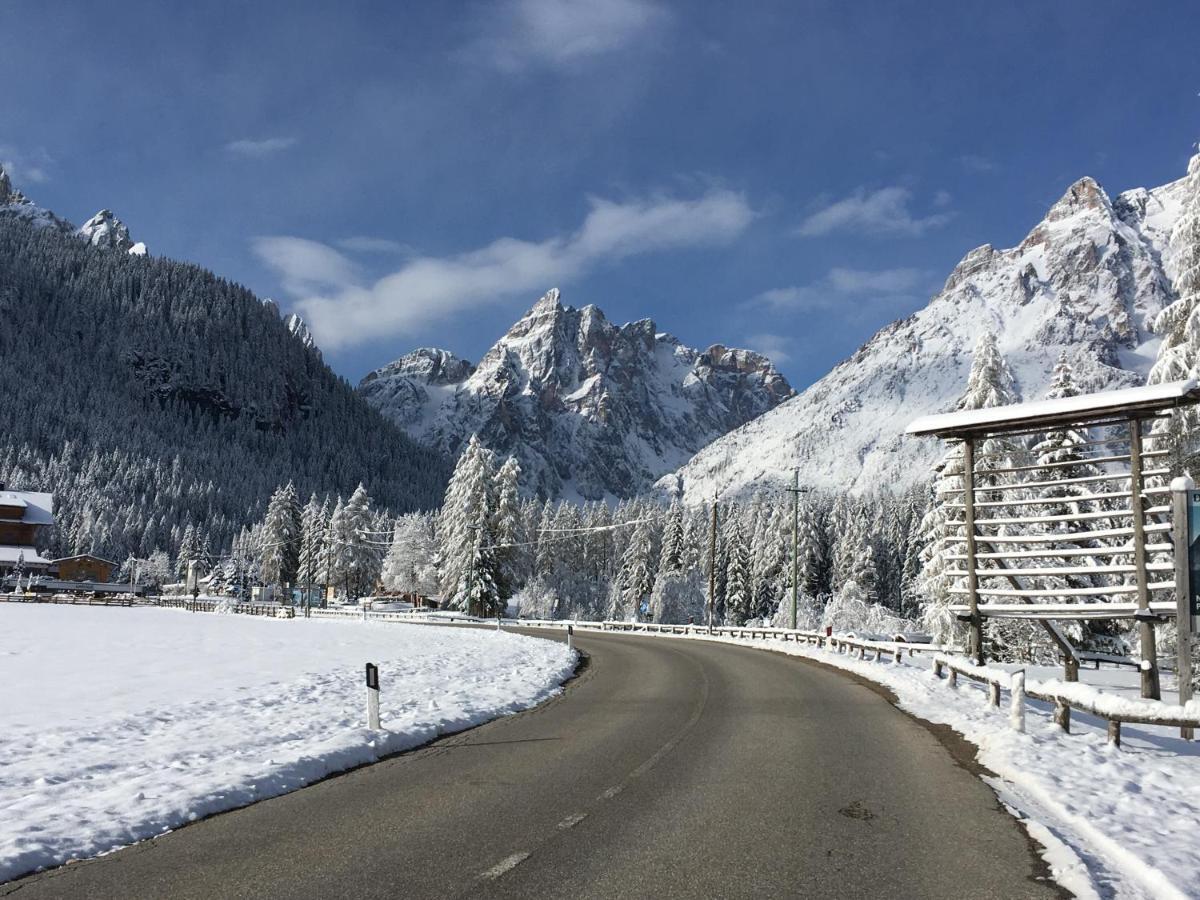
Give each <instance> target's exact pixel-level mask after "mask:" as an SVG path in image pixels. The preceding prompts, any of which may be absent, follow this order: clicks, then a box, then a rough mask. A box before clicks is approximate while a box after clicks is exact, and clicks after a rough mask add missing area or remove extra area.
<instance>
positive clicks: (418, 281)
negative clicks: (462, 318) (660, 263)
mask: <svg viewBox="0 0 1200 900" xmlns="http://www.w3.org/2000/svg"><path fill="white" fill-rule="evenodd" d="M590 205H591V209H590V210H589V212H588V214H587V216H586V217H585V218H584V220H583V223H582V225H581V226H580V227H579V229H578V230H576V231H575V232H574V233H572V234H569V235H562V236H557V237H552V238H548V239H546V240H543V241H538V242H535V241H527V240H521V239H519V238H512V237H503V238H499V239H498V240H495V241H493V242H492V243H490V244H488V245H487V246H485V247H481V248H479V249H477V250H472V251H469V252H467V253H461V254H458V255H456V256H447V257H431V256H418V257H414V258H412V259H409V260H407V261H406V262H405V264H404V265H403V266H402V267H401V268H400V269H399V270H397V271H395V272H393V273H392V274H390V275H387V276H385V277H383V278H380V279H378V280H376V281H373V282H368V281H365V280H363V279H362V277H361V275H360V273H359V272H358V269H357V267H356V266H355V265H354V264H353V263H352V262H351V261H350V260H349V259H347V258H346V257H345V256H343V255H342V254H341V253H339V252H338V251H337V250H334V249H333V248H332V247H329V246H326V245H324V244H319V243H316V242H314V241H308V240H304V239H302V238H293V237H265V238H258V239H257V240H256V241H255V242H254V249H255V251H256V252H257V253H258V255H259V256H260V257H261V258H262V259H263V260H264V261H265V262H266V263H267V264H268V265H269V266H271V267H272V268H274V269H275V270H276V271H277V272H278V273H279V274H280V276H281V278H282V281H283V285H284V288H285V290H287V292H288V293H289V294H291V295H292V296H293V298H294V299H295V301H296V304H295V305H296V307H297V308H298V309H299V311H300V312H301V313H302V314H303V315H304V318H305V320H306V321H307V322H308V324H309V327H310V328H311V329H312V331H313V334H314V335H315V336H316V338H317V340H318V342H319V343H320V344H321V346H323V347H326V348H328V349H334V348H336V347H339V346H348V345H352V344H356V343H361V342H363V341H366V340H371V339H375V338H380V337H388V336H391V335H396V334H401V333H404V332H405V331H409V330H412V329H415V328H418V327H422V326H426V325H429V324H430V323H432V322H436V321H441V320H445V319H447V318H449V317H452V316H454V315H455V314H457V313H460V312H462V311H464V310H467V309H470V308H472V307H476V306H480V305H482V304H485V303H490V302H494V301H496V300H498V299H502V298H505V297H511V296H519V295H528V294H530V293H532V292H535V291H542V290H545V289H546V288H548V287H550V286H552V285H554V284H558V283H561V282H565V281H569V280H571V279H573V278H576V277H578V276H580V275H581V274H583V273H584V272H586V271H588V270H589V269H591V268H593V267H594V266H596V265H599V264H601V263H607V262H614V261H617V260H620V259H623V258H626V257H629V256H635V255H639V254H643V253H650V252H654V251H659V250H668V249H671V248H678V247H691V246H706V245H715V244H724V243H728V242H729V241H731V240H733V239H734V238H736V237H737V236H738V235H740V234H741V233H742V232H743V231H744V230H745V229H746V227H747V226H748V225H749V224H750V221H751V219H753V217H754V212H753V210H752V209H751V208H750V206H749V204H748V203H747V201H746V198H745V197H744V196H743V195H742V194H740V193H737V192H734V191H730V190H725V189H719V188H713V189H710V190H709V191H708V192H707V193H705V194H704V195H702V196H701V197H698V198H696V199H693V200H679V199H674V198H668V197H653V198H650V199H645V200H634V201H630V202H626V203H614V202H612V201H609V200H602V199H597V198H592V199H591V200H590Z"/></svg>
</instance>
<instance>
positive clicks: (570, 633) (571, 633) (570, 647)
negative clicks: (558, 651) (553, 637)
mask: <svg viewBox="0 0 1200 900" xmlns="http://www.w3.org/2000/svg"><path fill="white" fill-rule="evenodd" d="M574 636H575V626H574V625H568V626H567V649H568V650H574V649H575V647H574V644H573V638H574Z"/></svg>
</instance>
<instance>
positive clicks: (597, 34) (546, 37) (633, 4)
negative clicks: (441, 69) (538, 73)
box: [460, 0, 670, 72]
mask: <svg viewBox="0 0 1200 900" xmlns="http://www.w3.org/2000/svg"><path fill="white" fill-rule="evenodd" d="M669 20H670V15H669V13H668V12H667V11H666V9H665V8H664V7H663V6H661V5H660V4H659V3H656V2H652V0H506V2H503V3H499V4H496V5H495V6H492V7H490V8H488V10H487V12H486V13H485V14H484V15H483V16H482V17H481V19H480V21H479V22H478V23H477V25H478V31H479V37H477V38H476V39H475V40H474V41H472V42H471V43H470V44H468V45H467V47H465V48H464V49H463V50H462V51H461V53H460V55H461V56H462V57H463V58H465V59H468V60H474V61H480V62H483V63H486V64H488V65H491V66H494V67H496V68H498V69H501V70H502V71H507V72H515V71H520V70H522V69H526V68H530V67H532V66H538V65H541V66H551V67H556V68H565V67H569V66H572V65H575V64H577V63H579V62H580V61H582V60H585V59H587V58H590V57H595V56H600V55H602V54H606V53H612V52H615V51H618V50H622V49H624V48H626V47H628V46H630V45H631V44H633V43H635V42H637V41H639V40H641V39H643V38H644V37H646V36H647V35H648V34H651V33H653V32H654V31H656V30H657V29H658V28H660V27H662V26H663V25H665V24H666V23H667V22H668V21H669Z"/></svg>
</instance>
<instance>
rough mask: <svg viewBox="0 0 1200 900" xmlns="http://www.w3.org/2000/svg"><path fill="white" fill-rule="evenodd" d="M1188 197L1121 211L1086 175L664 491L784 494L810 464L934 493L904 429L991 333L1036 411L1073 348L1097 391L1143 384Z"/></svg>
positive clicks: (1131, 204)
mask: <svg viewBox="0 0 1200 900" xmlns="http://www.w3.org/2000/svg"><path fill="white" fill-rule="evenodd" d="M1182 190H1183V179H1180V180H1178V181H1174V182H1170V183H1168V184H1166V185H1162V186H1160V187H1157V188H1153V189H1149V190H1147V189H1145V188H1134V189H1132V190H1129V191H1125V192H1123V193H1121V194H1119V195H1117V197H1116V198H1115V199H1112V200H1110V199H1109V197H1108V195H1107V194H1106V193H1105V192H1104V190H1103V188H1102V187H1101V186H1100V185H1099V184H1098V183H1097V182H1096V181H1095V180H1094V179H1092V178H1086V177H1085V178H1081V179H1079V180H1078V181H1076V182H1075V183H1073V184H1072V185H1071V186H1070V187H1069V188H1068V189H1067V190H1066V192H1065V193H1064V194H1063V195H1062V197H1061V198H1060V199H1059V200H1058V201H1057V202H1055V203H1054V204H1053V205H1052V206H1051V207H1050V208H1049V210H1048V211H1047V213H1046V215H1045V216H1044V218H1043V219H1042V220H1041V221H1040V222H1039V223H1037V224H1036V225H1035V226H1034V228H1033V229H1031V230H1030V231H1029V232H1028V233H1027V234H1026V236H1025V237H1024V238H1023V239H1022V240H1021V241H1020V242H1019V243H1018V244H1017V245H1016V246H1015V247H1012V248H1008V249H997V248H995V247H994V246H992V245H991V244H983V245H981V246H979V247H976V248H973V249H972V250H969V251H968V252H967V253H966V254H964V256H963V257H962V259H961V260H960V261H959V263H958V264H957V265H956V266H955V267H954V269H953V270H952V271H951V272H950V274H949V275H948V276H947V278H946V282H945V284H944V286H943V288H942V290H941V291H939V292H938V293H937V294H935V295H934V296H933V297H932V298H931V299H930V301H929V303H928V304H927V305H926V306H925V307H924V308H922V309H921V310H918V311H917V312H914V313H913V314H911V315H909V316H906V317H905V318H903V319H900V320H898V321H896V322H892V323H890V324H888V325H885V326H884V327H883V328H881V329H879V331H877V332H876V333H875V334H874V335H873V336H872V337H871V338H869V339H868V340H867V341H866V342H865V343H864V344H863V345H861V346H860V347H859V348H858V349H857V350H855V352H854V353H853V354H851V355H850V356H849V357H847V358H846V359H845V360H843V361H841V362H839V363H838V364H837V365H836V366H834V367H833V369H832V370H831V371H830V372H829V373H828V374H827V375H825V376H824V377H823V378H821V379H819V380H818V381H816V382H814V383H813V384H812V385H810V386H809V387H807V388H806V389H805V390H803V391H801V392H800V393H799V394H798V395H797V396H796V397H794V398H792V399H791V400H789V401H787V402H785V403H783V404H780V405H779V406H777V407H776V408H774V409H772V410H770V411H769V412H766V413H764V415H763V416H762V417H760V418H758V419H756V420H754V421H751V422H749V423H747V424H746V425H743V426H741V427H739V428H738V429H735V430H734V431H732V432H730V433H729V434H727V435H725V436H723V437H721V438H718V439H717V440H715V441H714V442H713V443H712V444H710V445H708V446H707V447H705V448H703V449H702V450H700V451H699V452H698V453H697V454H696V456H695V457H693V458H692V459H691V460H689V462H688V463H687V464H685V465H684V466H682V467H680V468H679V469H678V470H677V471H676V472H674V473H671V474H670V475H668V476H665V477H664V478H662V479H660V480H659V482H658V483H657V485H656V487H657V488H658V490H660V491H663V492H667V493H671V494H678V493H682V495H683V496H684V497H685V498H687V499H688V500H689V502H695V501H699V500H700V499H703V498H706V497H711V496H712V495H713V494H714V493H717V494H718V495H721V496H738V495H743V494H746V493H749V492H750V491H752V490H755V489H757V488H772V489H776V488H779V487H782V486H783V485H784V484H785V483H786V482H787V481H789V480H790V478H791V473H792V470H793V469H796V468H798V469H799V470H800V477H801V479H802V480H803V481H804V482H805V483H806V484H809V485H813V486H817V487H827V488H833V489H840V488H849V489H852V490H856V491H864V490H872V489H876V488H884V489H903V488H905V487H908V486H911V485H913V484H915V483H917V482H919V481H922V480H924V478H925V477H927V474H928V471H929V466H930V465H932V463H933V462H934V461H935V460H936V459H937V456H938V454H939V452H940V450H939V447H938V444H937V442H935V441H930V440H917V439H911V438H904V437H903V436H902V435H903V430H904V426H905V425H906V424H907V422H908V421H909V420H911V419H915V418H917V417H918V416H921V415H925V414H929V413H935V412H944V411H947V410H949V409H951V408H953V405H954V404H955V402H956V401H957V399H958V397H959V396H960V395H961V392H962V389H963V385H964V384H965V382H966V375H967V371H968V370H969V367H970V359H971V349H972V347H973V346H974V341H975V339H976V338H977V337H978V334H979V332H980V330H981V329H982V328H985V327H986V328H990V329H991V330H992V331H994V332H995V333H996V334H997V335H998V337H999V345H1000V349H1001V351H1002V352H1003V353H1004V354H1005V356H1006V358H1007V359H1008V360H1009V363H1010V365H1011V366H1012V368H1013V372H1014V375H1015V377H1016V381H1017V387H1018V390H1019V391H1020V392H1021V396H1022V399H1037V398H1039V397H1040V396H1041V394H1042V393H1043V392H1044V391H1045V390H1046V388H1047V387H1048V385H1049V381H1050V375H1051V373H1052V371H1053V367H1054V363H1055V362H1056V360H1057V358H1058V356H1059V354H1060V353H1061V352H1063V351H1065V352H1066V353H1067V356H1068V359H1069V361H1070V362H1071V363H1072V365H1073V366H1074V368H1075V371H1076V375H1077V379H1078V381H1079V383H1080V388H1081V390H1083V391H1092V390H1101V389H1105V388H1116V387H1123V386H1130V385H1135V384H1141V383H1143V382H1144V380H1145V377H1146V374H1147V372H1148V371H1149V368H1150V366H1151V364H1152V363H1153V361H1154V358H1155V355H1156V351H1157V347H1158V343H1159V338H1158V337H1157V336H1156V335H1154V334H1153V333H1152V332H1151V330H1150V327H1149V323H1150V319H1151V318H1152V317H1153V316H1154V314H1156V313H1157V312H1158V311H1159V310H1161V309H1162V308H1163V307H1164V306H1165V305H1166V304H1167V303H1169V302H1171V300H1172V299H1173V298H1174V292H1173V289H1172V287H1171V277H1170V260H1169V238H1170V227H1171V225H1172V224H1173V222H1174V219H1175V217H1176V215H1177V214H1178V208H1179V205H1180V202H1181V194H1182Z"/></svg>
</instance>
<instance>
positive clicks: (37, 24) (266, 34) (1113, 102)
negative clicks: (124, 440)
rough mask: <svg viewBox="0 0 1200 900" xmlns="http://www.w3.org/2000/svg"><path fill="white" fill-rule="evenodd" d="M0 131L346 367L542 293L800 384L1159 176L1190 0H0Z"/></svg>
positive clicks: (35, 182)
mask: <svg viewBox="0 0 1200 900" xmlns="http://www.w3.org/2000/svg"><path fill="white" fill-rule="evenodd" d="M0 35H3V36H4V37H3V50H2V51H0V84H3V85H4V91H3V100H0V110H2V114H0V160H2V161H4V164H5V165H6V167H8V168H9V169H11V170H12V174H13V176H14V180H15V181H16V182H17V184H18V186H19V187H21V188H22V189H23V190H24V191H25V192H26V193H27V194H29V195H30V196H32V197H33V198H34V199H35V200H37V201H38V202H39V203H41V204H42V205H44V206H48V207H50V208H52V209H54V210H56V211H57V212H59V213H60V214H62V215H65V216H67V217H68V218H71V219H73V220H75V221H83V220H84V219H85V218H86V217H88V216H89V215H91V213H93V212H95V211H96V210H97V209H99V208H101V207H110V208H112V209H113V210H114V211H115V212H116V213H117V215H119V216H120V217H121V218H122V219H124V220H125V221H126V223H127V224H128V225H129V226H130V228H131V230H132V232H133V234H134V237H135V239H138V240H145V241H146V242H147V243H148V244H149V246H150V250H151V252H152V253H156V254H159V255H166V256H172V257H177V258H181V259H187V260H193V261H196V262H199V263H202V264H203V265H205V266H207V267H209V268H211V269H213V270H214V271H216V272H218V273H219V274H222V275H225V276H227V277H230V278H233V279H235V280H238V281H240V282H242V283H244V284H246V285H247V286H249V287H251V288H252V289H254V290H255V291H257V292H258V293H260V294H261V295H264V296H272V297H275V298H276V299H278V300H279V302H280V304H281V306H282V307H283V308H284V309H298V310H300V311H301V312H302V313H303V314H305V315H306V317H307V318H308V319H309V320H310V322H311V324H312V326H313V328H314V330H315V331H316V332H317V337H318V340H319V342H320V343H321V344H322V346H323V347H324V349H325V353H326V357H327V359H329V360H330V362H331V363H332V364H333V366H334V368H335V369H337V370H338V371H339V372H341V373H342V374H344V375H345V376H347V377H348V378H350V379H351V380H355V381H356V380H357V379H358V378H359V377H361V376H362V375H363V374H364V373H365V372H367V371H369V370H370V369H372V368H374V367H375V366H377V365H380V364H382V363H384V362H387V361H389V360H390V359H392V358H394V357H396V356H399V355H400V354H402V353H403V352H406V351H407V350H409V349H412V348H413V347H416V346H427V345H431V346H441V347H446V348H448V349H450V350H453V351H456V352H458V353H460V354H462V355H464V356H467V357H468V358H471V359H478V358H479V356H480V355H481V354H482V352H483V351H484V350H485V349H486V348H487V347H488V346H489V345H490V344H491V343H492V341H494V340H495V338H496V337H498V336H499V335H500V334H501V333H502V332H503V331H504V329H505V328H506V327H507V326H508V325H509V324H510V323H511V322H512V321H513V320H514V319H515V318H516V317H517V316H518V315H519V314H520V313H521V312H522V311H523V310H524V309H526V308H527V307H528V306H529V305H531V304H532V303H533V301H535V300H536V299H537V297H538V296H540V295H541V293H542V292H543V291H544V290H545V289H546V288H549V287H552V286H558V287H561V288H562V290H563V298H564V301H565V302H568V303H571V304H573V305H583V304H585V303H595V304H597V305H599V306H600V307H601V308H603V309H604V310H605V311H606V312H607V313H608V315H609V316H610V318H612V319H614V320H617V321H626V320H631V319H638V318H643V317H647V316H649V317H652V318H654V319H655V320H656V321H657V322H658V325H659V328H660V329H662V330H666V331H671V332H673V333H674V334H676V335H678V336H679V337H680V338H681V339H682V340H684V341H685V342H686V343H689V344H692V345H695V346H707V345H708V344H710V343H714V342H721V343H726V344H729V345H735V346H749V347H752V348H755V349H761V350H765V351H767V352H769V353H771V354H772V355H774V356H775V357H776V358H777V359H778V360H779V362H780V364H781V368H782V369H783V371H784V372H785V373H786V374H787V375H788V376H789V378H791V379H792V381H793V382H794V383H795V384H796V385H797V386H803V385H805V384H807V383H809V382H811V381H812V380H814V379H816V378H819V377H820V376H821V375H822V374H824V373H825V372H826V371H827V370H828V369H829V368H830V367H831V366H832V365H833V364H834V363H836V362H837V361H838V360H839V359H841V358H843V357H845V356H847V355H848V354H850V353H851V352H853V350H854V349H855V348H856V347H857V346H858V345H859V344H860V343H861V342H862V341H863V340H864V339H866V338H867V337H869V336H870V334H871V333H873V332H874V331H875V330H876V329H878V328H879V327H881V326H883V325H885V324H887V323H888V322H889V321H891V320H893V319H895V318H898V317H900V316H902V315H905V314H907V313H909V312H911V311H913V310H915V309H917V308H919V307H920V306H923V305H924V303H925V302H926V301H927V299H928V297H929V296H930V294H931V293H933V292H934V291H935V290H936V289H937V288H938V287H939V286H940V284H941V282H942V281H943V280H944V279H945V277H946V275H947V274H948V273H949V271H950V269H951V268H952V267H953V265H954V264H955V263H956V262H957V261H958V259H959V258H961V256H962V255H963V254H964V253H965V252H966V251H967V250H969V249H970V248H972V247H975V246H977V245H979V244H982V243H985V242H990V243H993V244H996V245H997V246H1011V245H1012V244H1014V243H1016V242H1018V241H1019V240H1020V238H1021V237H1022V236H1023V235H1024V234H1025V233H1026V232H1027V231H1028V230H1029V229H1030V228H1031V227H1032V226H1033V225H1034V224H1035V223H1036V222H1037V220H1038V219H1039V218H1040V217H1041V216H1042V214H1043V213H1044V211H1045V209H1046V208H1047V207H1048V206H1049V205H1050V204H1051V203H1053V202H1054V200H1056V199H1057V198H1058V197H1059V196H1060V195H1061V193H1062V192H1063V191H1064V190H1065V189H1066V188H1067V186H1068V185H1069V184H1070V183H1071V182H1072V181H1074V180H1075V179H1076V178H1078V177H1080V176H1082V175H1092V176H1094V177H1096V178H1097V179H1098V180H1099V181H1100V183H1101V184H1102V185H1104V186H1105V188H1106V189H1107V190H1108V191H1109V193H1110V194H1116V193H1117V192H1119V191H1121V190H1125V189H1127V188H1130V187H1135V186H1139V185H1142V186H1152V185H1156V184H1160V183H1163V182H1166V181H1170V180H1173V179H1175V178H1178V177H1180V176H1182V174H1183V173H1184V169H1185V165H1186V160H1187V158H1188V156H1189V155H1190V153H1191V152H1192V148H1193V147H1194V144H1195V141H1196V139H1197V137H1200V97H1198V96H1197V95H1198V93H1200V54H1197V53H1196V47H1197V46H1200V15H1197V14H1196V9H1195V5H1194V3H1185V2H1180V3H1171V2H1156V3H1149V4H1129V3H1110V2H1095V0H1093V2H1053V3H1047V2H1034V3H1009V4H996V3H974V2H913V3H909V2H892V3H874V4H867V3H858V4H854V3H843V2H831V3H820V2H810V3H799V2H780V3H770V2H763V3H755V2H748V3H744V4H729V3H700V2H689V3H686V4H685V3H678V2H668V0H590V2H581V0H497V2H492V3H451V2H447V3H437V4H427V3H343V4H339V5H337V6H334V5H332V4H325V3H321V4H317V3H308V2H288V3H273V2H258V3H254V4H233V3H230V4H215V3H205V2H196V3H188V4H182V3H168V2H155V3H140V2H136V0H135V2H122V3H121V4H118V5H117V6H115V7H114V6H112V5H97V4H93V3H89V4H84V3H75V2H59V3H33V2H23V0H8V2H5V3H2V4H0Z"/></svg>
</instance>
